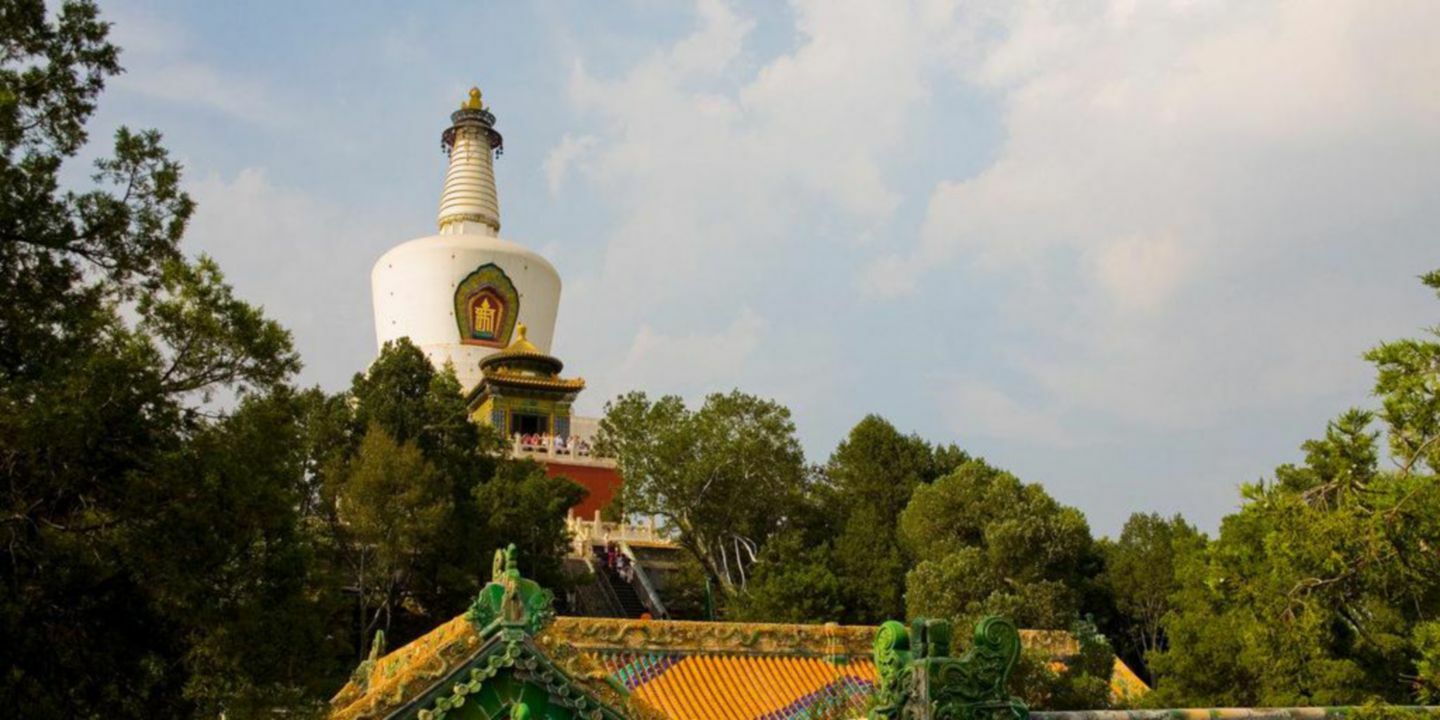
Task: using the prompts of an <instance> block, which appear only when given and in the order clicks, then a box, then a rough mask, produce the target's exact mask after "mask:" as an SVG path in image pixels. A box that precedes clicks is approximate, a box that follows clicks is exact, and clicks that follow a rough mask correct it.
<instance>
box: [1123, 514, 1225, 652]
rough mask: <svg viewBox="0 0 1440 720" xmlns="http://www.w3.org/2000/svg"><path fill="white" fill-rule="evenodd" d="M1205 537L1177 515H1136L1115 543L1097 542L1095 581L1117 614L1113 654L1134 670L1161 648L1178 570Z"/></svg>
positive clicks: (1200, 546)
mask: <svg viewBox="0 0 1440 720" xmlns="http://www.w3.org/2000/svg"><path fill="white" fill-rule="evenodd" d="M1205 542H1206V540H1205V536H1204V535H1202V534H1200V532H1199V531H1198V530H1196V529H1195V528H1194V526H1192V525H1190V524H1189V523H1187V522H1185V519H1184V518H1182V517H1180V516H1179V515H1176V516H1174V517H1172V518H1170V519H1168V520H1167V519H1165V518H1163V517H1161V516H1159V515H1158V514H1155V513H1135V514H1133V515H1131V516H1130V519H1129V520H1126V521H1125V527H1124V529H1122V530H1121V531H1120V538H1119V540H1116V541H1114V542H1109V541H1105V542H1102V543H1101V545H1100V548H1101V550H1102V554H1103V555H1104V558H1105V571H1104V573H1103V574H1102V575H1101V578H1100V581H1101V583H1102V584H1103V585H1104V586H1105V588H1106V590H1108V591H1109V594H1110V596H1111V597H1112V598H1113V599H1114V602H1115V608H1116V610H1117V612H1118V618H1117V622H1116V623H1115V627H1116V629H1117V630H1118V631H1119V633H1118V635H1119V640H1120V641H1121V642H1120V643H1119V645H1120V647H1119V648H1118V649H1119V651H1120V654H1121V656H1122V657H1124V658H1125V659H1126V660H1127V661H1128V662H1129V663H1131V665H1132V666H1133V667H1136V668H1137V669H1139V670H1141V671H1142V672H1143V671H1144V668H1145V665H1144V661H1145V657H1146V656H1147V655H1149V654H1150V653H1151V652H1155V651H1157V650H1163V649H1164V648H1165V630H1164V626H1163V621H1164V619H1165V616H1166V615H1167V614H1169V612H1170V610H1171V609H1172V607H1173V603H1172V602H1171V596H1172V595H1174V594H1175V592H1176V591H1177V590H1179V587H1180V584H1179V578H1178V575H1177V564H1178V563H1179V562H1181V561H1183V560H1184V558H1186V557H1189V556H1190V555H1192V554H1194V553H1198V552H1202V551H1203V550H1204V548H1205Z"/></svg>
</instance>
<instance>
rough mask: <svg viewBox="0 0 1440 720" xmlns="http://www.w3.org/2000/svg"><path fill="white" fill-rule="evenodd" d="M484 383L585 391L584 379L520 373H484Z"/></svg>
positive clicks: (501, 371) (487, 371)
mask: <svg viewBox="0 0 1440 720" xmlns="http://www.w3.org/2000/svg"><path fill="white" fill-rule="evenodd" d="M484 377H485V379H484V380H483V381H482V383H481V384H482V385H483V384H484V383H490V384H493V385H499V386H506V385H510V386H514V387H525V388H538V389H542V390H562V391H565V392H579V391H581V390H584V389H585V379H584V378H560V377H540V376H536V375H522V374H520V373H513V372H505V371H503V370H500V371H492V370H486V371H485V376H484Z"/></svg>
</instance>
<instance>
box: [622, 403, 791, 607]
mask: <svg viewBox="0 0 1440 720" xmlns="http://www.w3.org/2000/svg"><path fill="white" fill-rule="evenodd" d="M595 447H596V450H597V452H599V453H600V454H602V455H607V456H610V457H614V458H615V459H616V463H617V465H618V467H619V470H620V475H621V476H622V477H623V478H625V482H624V484H623V485H622V486H621V489H620V497H619V501H620V503H621V506H622V507H623V509H624V511H625V512H626V513H630V514H635V515H654V516H657V517H659V518H661V519H663V520H664V521H665V523H666V524H667V525H668V526H669V527H670V528H672V529H673V530H674V531H675V532H676V533H677V537H678V540H679V542H680V544H681V545H682V546H683V547H684V548H685V549H686V550H687V551H688V552H689V553H690V554H691V555H692V556H693V557H694V558H695V560H696V561H698V562H699V563H700V565H701V566H702V567H703V568H704V569H705V572H706V574H707V576H708V577H709V578H710V579H711V580H712V581H714V582H715V583H716V584H717V585H718V586H719V587H721V588H723V589H724V590H725V591H726V593H727V594H730V595H734V594H737V593H738V592H739V591H740V588H741V586H742V585H743V584H744V583H745V580H746V573H747V572H748V568H749V567H750V565H751V564H752V563H753V562H754V560H755V555H756V554H757V553H758V551H759V549H760V547H762V546H763V545H764V544H765V542H766V541H767V540H768V539H769V538H770V536H771V535H773V534H774V533H775V532H776V531H777V530H778V529H779V527H780V524H781V522H782V521H783V520H784V518H785V517H786V516H787V514H788V513H789V512H790V511H791V510H792V509H793V508H794V506H795V502H796V498H797V494H798V493H799V491H800V489H801V488H802V487H803V486H804V484H805V483H806V468H805V461H804V455H803V453H802V452H801V450H800V442H799V440H797V439H796V437H795V424H794V423H793V422H792V421H791V420H790V411H789V410H788V409H786V408H785V407H783V406H781V405H779V404H776V403H774V402H771V401H769V400H763V399H761V398H757V397H754V396H752V395H746V394H744V393H741V392H739V391H735V392H731V393H728V394H723V395H722V394H714V395H710V396H709V397H707V398H705V402H704V404H702V405H701V407H700V409H699V410H693V411H692V410H690V409H689V408H687V407H685V403H684V401H683V400H681V399H680V398H679V397H676V396H673V395H667V396H665V397H662V398H660V399H659V400H656V401H651V400H650V399H649V398H648V397H647V396H646V395H645V394H644V393H642V392H633V393H629V394H626V395H622V396H621V397H619V398H617V399H616V400H614V401H613V402H609V403H606V405H605V417H604V419H602V420H601V421H600V429H599V432H598V433H597V435H596V442H595Z"/></svg>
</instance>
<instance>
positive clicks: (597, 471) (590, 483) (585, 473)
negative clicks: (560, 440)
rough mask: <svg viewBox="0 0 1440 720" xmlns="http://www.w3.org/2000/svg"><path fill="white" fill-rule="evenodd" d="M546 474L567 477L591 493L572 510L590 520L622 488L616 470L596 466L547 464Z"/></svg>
mask: <svg viewBox="0 0 1440 720" xmlns="http://www.w3.org/2000/svg"><path fill="white" fill-rule="evenodd" d="M545 474H546V475H549V476H550V477H566V478H569V479H571V480H573V481H575V482H577V483H579V484H580V486H581V487H583V488H585V489H586V490H589V491H590V494H589V495H587V496H586V497H585V499H584V500H581V501H580V503H579V504H578V505H576V506H575V507H573V508H571V509H570V512H572V513H573V514H574V515H575V516H576V517H580V518H584V519H586V520H590V519H592V518H594V517H595V511H597V510H600V509H601V508H603V507H605V506H606V505H607V504H609V502H610V499H611V498H613V497H615V491H616V490H618V489H619V488H620V473H619V472H618V471H617V470H616V469H615V468H607V467H597V466H595V465H570V464H567V463H562V462H547V463H545Z"/></svg>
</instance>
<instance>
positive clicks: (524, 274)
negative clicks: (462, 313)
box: [370, 233, 560, 391]
mask: <svg viewBox="0 0 1440 720" xmlns="http://www.w3.org/2000/svg"><path fill="white" fill-rule="evenodd" d="M492 262H493V263H495V264H496V265H499V266H500V268H501V269H502V270H504V271H505V274H506V275H509V276H510V279H511V280H512V281H514V283H515V289H516V290H517V291H518V292H519V294H520V313H519V316H518V317H517V321H518V322H522V323H525V325H526V328H527V330H528V337H529V339H530V342H532V343H534V344H535V345H536V346H537V347H539V348H540V349H541V350H542V351H544V352H546V353H548V352H550V343H551V341H552V340H553V339H554V336H555V314H556V311H557V310H558V309H559V307H560V275H559V273H557V272H555V268H554V267H552V266H551V265H550V263H549V262H548V261H547V260H545V258H543V257H541V256H539V255H537V254H535V253H534V252H531V251H530V250H527V249H526V248H525V247H523V246H521V245H519V244H516V243H513V242H510V241H509V240H504V239H501V238H497V237H491V236H488V235H480V234H469V233H463V234H453V235H432V236H430V237H423V238H419V239H416V240H411V241H410V242H407V243H404V244H403V245H397V246H396V247H394V248H391V249H390V251H389V252H387V253H385V254H384V255H382V256H380V259H379V260H377V261H376V262H375V267H374V269H373V270H372V271H371V273H370V286H371V296H372V298H373V299H374V303H375V339H376V347H377V348H379V347H381V346H383V345H384V344H385V343H386V342H387V341H390V340H395V339H398V338H401V337H409V338H410V341H411V342H413V343H415V344H416V345H417V346H419V347H420V349H421V350H423V351H424V352H425V355H426V356H427V357H428V358H430V361H431V362H432V363H434V364H435V366H436V367H437V368H438V367H443V366H444V365H445V361H446V360H449V361H451V362H453V363H455V374H456V375H457V376H458V377H459V378H460V384H461V385H462V386H463V387H464V389H465V390H467V391H468V390H469V389H470V388H472V387H474V386H475V384H476V383H478V382H479V381H480V360H481V359H482V358H484V357H485V356H487V355H489V354H491V353H494V352H498V351H499V348H490V347H484V346H481V345H464V344H462V343H461V342H460V331H459V330H458V329H457V328H456V325H455V287H456V286H457V285H459V284H460V282H461V281H463V280H464V279H465V276H467V275H469V274H470V273H471V272H474V270H475V269H476V268H478V267H480V266H481V265H484V264H486V263H492ZM511 339H514V336H513V335H512V336H511Z"/></svg>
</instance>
